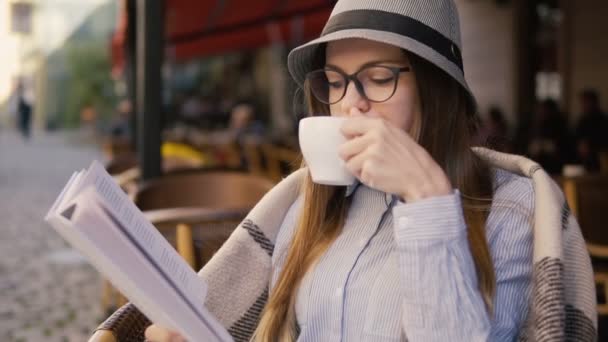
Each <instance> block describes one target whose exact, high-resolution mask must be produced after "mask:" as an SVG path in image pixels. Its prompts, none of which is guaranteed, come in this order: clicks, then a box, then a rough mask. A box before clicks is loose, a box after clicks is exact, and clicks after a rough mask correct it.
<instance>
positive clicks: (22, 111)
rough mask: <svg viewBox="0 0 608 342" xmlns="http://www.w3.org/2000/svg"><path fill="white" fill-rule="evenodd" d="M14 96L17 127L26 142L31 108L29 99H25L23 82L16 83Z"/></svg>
mask: <svg viewBox="0 0 608 342" xmlns="http://www.w3.org/2000/svg"><path fill="white" fill-rule="evenodd" d="M15 96H16V100H17V126H18V128H19V131H20V132H21V135H22V136H23V138H24V139H25V140H28V139H29V138H30V130H31V129H30V126H31V121H32V111H33V108H32V104H31V101H30V99H28V98H26V94H25V84H24V83H23V80H19V81H18V83H17V88H16V89H15Z"/></svg>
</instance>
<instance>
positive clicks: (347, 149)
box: [338, 135, 371, 161]
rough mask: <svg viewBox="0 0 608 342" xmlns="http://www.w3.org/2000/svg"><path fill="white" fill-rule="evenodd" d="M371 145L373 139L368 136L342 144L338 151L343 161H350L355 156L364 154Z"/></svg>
mask: <svg viewBox="0 0 608 342" xmlns="http://www.w3.org/2000/svg"><path fill="white" fill-rule="evenodd" d="M370 143H371V139H370V138H369V136H367V135H361V136H358V137H354V138H352V139H350V140H348V141H346V142H345V143H344V144H342V146H340V147H339V149H338V153H339V154H340V157H341V158H342V159H344V160H345V161H348V160H349V159H351V158H352V157H353V156H355V155H358V154H360V153H361V152H363V151H364V150H365V149H366V148H367V147H368V146H369V144H370Z"/></svg>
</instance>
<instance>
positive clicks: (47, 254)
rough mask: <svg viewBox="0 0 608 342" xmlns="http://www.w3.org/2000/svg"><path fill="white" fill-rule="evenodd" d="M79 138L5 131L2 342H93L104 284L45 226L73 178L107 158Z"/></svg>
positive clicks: (0, 153)
mask: <svg viewBox="0 0 608 342" xmlns="http://www.w3.org/2000/svg"><path fill="white" fill-rule="evenodd" d="M90 141H91V140H90V139H83V136H82V135H80V134H78V133H69V134H68V133H58V134H52V135H46V136H34V137H33V138H32V139H31V140H30V141H27V142H26V141H23V140H22V139H21V137H20V136H18V135H17V134H16V133H14V132H10V131H6V130H2V131H0V220H1V221H0V341H9V342H10V341H70V342H71V341H78V342H81V341H86V340H87V339H88V337H89V336H90V335H91V333H92V331H93V329H94V328H95V327H96V326H97V325H98V323H99V322H100V320H101V319H103V316H102V313H101V308H100V294H101V278H100V276H99V275H98V273H97V272H96V271H95V270H94V269H93V268H92V267H91V266H89V265H88V264H87V263H86V262H85V261H84V259H83V258H82V257H81V256H80V255H79V254H78V253H76V252H75V251H74V250H72V249H71V248H70V247H68V246H67V244H66V243H65V242H64V241H63V240H62V239H61V237H60V236H59V235H58V234H56V233H55V231H54V230H53V229H52V228H51V227H50V226H48V225H47V224H45V223H44V222H43V217H44V215H45V214H46V212H47V210H48V209H49V208H50V206H51V204H52V203H53V201H54V199H55V198H56V197H57V195H58V194H59V191H60V190H61V188H62V187H63V186H64V185H65V183H66V182H67V180H68V178H69V176H70V175H71V174H72V173H73V172H74V171H75V170H77V169H81V168H85V167H87V166H88V165H89V164H90V163H91V161H92V160H93V159H99V160H100V159H101V152H100V150H99V148H98V147H97V146H94V145H93V144H91V143H90Z"/></svg>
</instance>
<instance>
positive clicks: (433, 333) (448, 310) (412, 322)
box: [271, 170, 534, 342]
mask: <svg viewBox="0 0 608 342" xmlns="http://www.w3.org/2000/svg"><path fill="white" fill-rule="evenodd" d="M494 181H495V194H494V199H493V204H492V207H491V211H490V214H489V217H488V221H487V228H486V229H487V230H486V237H487V240H488V243H489V246H490V252H491V255H492V260H493V264H494V268H495V273H496V281H497V284H496V296H495V299H494V314H493V316H490V315H489V314H488V313H487V310H486V307H485V305H484V302H483V299H482V297H481V294H480V292H479V290H478V286H477V275H476V271H475V265H474V263H473V259H472V257H471V253H470V250H469V245H468V241H467V236H466V226H465V223H464V217H463V211H462V205H461V201H460V194H459V192H458V191H455V192H454V194H452V195H448V196H442V197H435V198H429V199H425V200H422V201H418V202H414V203H403V202H399V201H397V200H396V198H395V196H391V195H389V194H386V193H383V192H380V191H377V190H374V189H371V188H368V187H366V186H363V185H360V186H358V187H356V188H355V187H353V188H352V189H349V192H352V194H350V193H348V194H347V195H349V196H353V198H352V205H351V209H350V210H349V212H348V215H347V218H346V222H345V224H344V228H343V230H342V232H341V233H340V235H339V236H338V238H337V239H336V240H335V241H334V242H333V243H332V245H331V246H330V247H329V249H328V250H327V251H326V252H325V253H324V254H323V255H322V256H321V257H320V259H319V260H318V262H317V263H316V264H315V266H314V267H313V268H311V269H310V270H309V271H308V272H307V274H306V275H305V276H304V278H303V280H302V283H301V285H300V288H299V289H298V292H297V295H296V307H295V310H296V318H297V322H298V324H299V326H300V335H299V338H298V341H410V342H417V341H424V342H428V341H513V340H514V339H515V338H516V337H517V335H518V334H519V331H520V329H521V328H522V324H523V322H524V321H525V319H526V317H527V314H528V306H529V299H530V296H531V288H532V282H531V276H532V228H531V227H532V213H533V209H534V191H533V188H532V182H531V180H529V179H527V178H524V177H519V176H516V175H514V174H511V173H509V172H507V171H502V170H497V171H496V172H495V175H494ZM300 205H301V199H300V200H298V201H296V202H295V203H294V205H293V206H292V207H291V209H290V210H289V212H288V213H287V215H286V217H285V218H284V220H283V223H282V226H281V230H280V232H279V235H278V237H277V241H276V247H275V253H274V255H273V261H272V262H273V277H272V282H271V287H272V286H274V284H275V282H276V279H277V277H278V275H279V273H280V271H281V268H282V266H283V263H284V261H285V257H286V253H287V249H288V247H289V243H290V241H291V238H292V236H293V233H294V230H295V222H296V220H297V215H298V212H299V208H300Z"/></svg>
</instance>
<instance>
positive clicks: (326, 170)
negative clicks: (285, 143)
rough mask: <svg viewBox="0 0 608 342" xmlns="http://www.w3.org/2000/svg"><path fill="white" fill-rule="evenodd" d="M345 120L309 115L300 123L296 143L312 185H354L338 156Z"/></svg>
mask: <svg viewBox="0 0 608 342" xmlns="http://www.w3.org/2000/svg"><path fill="white" fill-rule="evenodd" d="M345 119H346V118H345V117H333V116H312V117H307V118H304V119H302V120H300V128H299V134H298V136H299V140H300V149H301V150H302V155H303V156H304V160H305V161H306V165H308V168H309V170H310V174H311V176H312V180H313V182H315V183H317V184H326V185H351V184H353V183H354V182H355V176H354V175H352V174H351V173H350V172H349V171H348V170H347V169H346V166H345V165H344V160H342V158H340V156H339V155H338V148H339V147H340V145H342V143H344V142H345V141H346V137H344V135H342V133H341V132H340V127H341V126H342V123H343V122H344V120H345Z"/></svg>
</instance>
